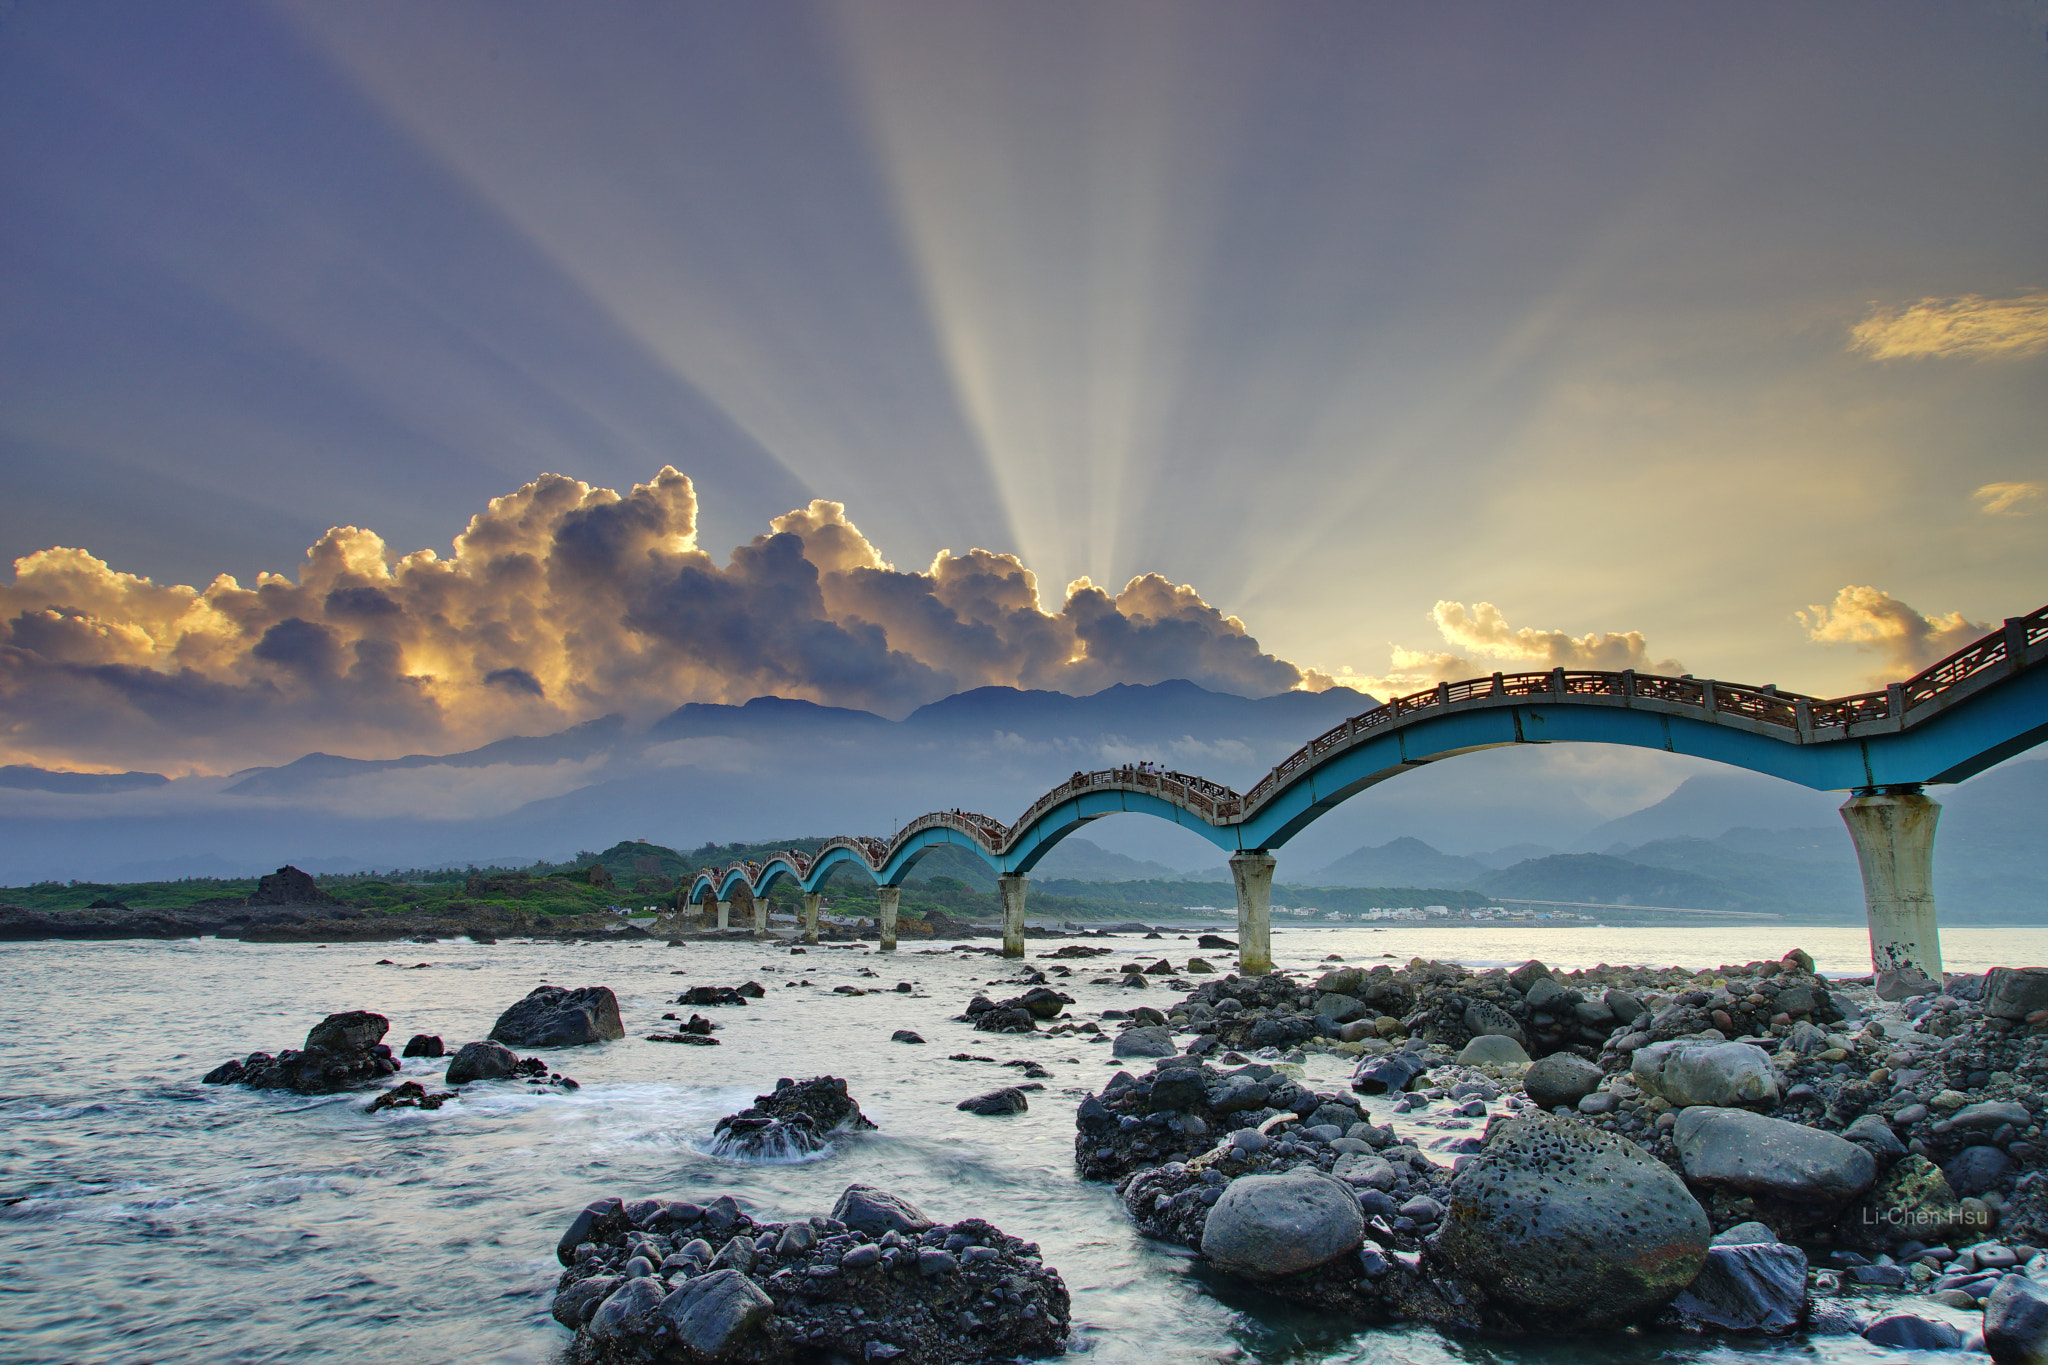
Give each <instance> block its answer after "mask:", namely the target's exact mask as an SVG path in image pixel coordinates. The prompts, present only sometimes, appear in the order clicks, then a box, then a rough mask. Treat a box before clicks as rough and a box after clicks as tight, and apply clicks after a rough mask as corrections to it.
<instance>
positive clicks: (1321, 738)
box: [692, 606, 2048, 893]
mask: <svg viewBox="0 0 2048 1365" xmlns="http://www.w3.org/2000/svg"><path fill="white" fill-rule="evenodd" d="M2044 644H2048V606H2043V607H2041V608H2040V609H2038V610H2036V611H2034V612H2032V613H2030V614H2029V615H2026V616H2017V617H2013V618H2012V619H2010V620H2008V621H2007V622H2006V623H2005V625H2004V626H2003V627H2002V628H2001V629H1999V630H1996V631H1993V632H1992V633H1991V634H1989V635H1986V636H1984V637H1983V638H1982V639H1980V640H1977V641H1974V642H1973V643H1971V644H1968V645H1965V646H1963V648H1961V649H1959V650H1957V651H1956V652H1955V653H1953V654H1951V655H1949V656H1948V657H1947V658H1945V659H1942V660H1940V661H1938V662H1936V663H1934V664H1932V665H1931V666H1929V667H1927V668H1925V669H1922V670H1921V671H1920V672H1918V673H1916V674H1914V675H1913V676H1912V677H1910V678H1908V679H1906V680H1905V681H1904V682H1897V683H1893V684H1891V685H1890V686H1888V687H1886V688H1885V689H1884V690H1883V691H1880V692H1859V693H1855V694H1853V695H1851V696H1846V697H1826V698H1823V697H1809V696H1804V695H1802V694H1799V693H1796V692H1784V691H1780V690H1779V689H1778V688H1776V687H1749V686H1745V685H1743V684H1741V683H1730V682H1721V681H1719V680H1717V679H1712V678H1695V677H1691V676H1689V675H1688V676H1686V677H1680V678H1669V677H1664V676H1662V675H1660V674H1655V673H1638V672H1636V671H1634V670H1633V669H1627V670H1623V671H1621V672H1610V671H1597V670H1576V669H1565V668H1553V669H1551V670H1549V671H1548V672H1544V673H1495V674H1493V675H1491V676H1490V677H1485V678H1468V679H1465V680H1463V681H1460V682H1441V683H1438V684H1437V685H1436V686H1435V687H1433V688H1430V689H1429V690H1427V691H1424V692H1411V693H1409V694H1408V695H1406V696H1402V697H1395V698H1393V699H1392V700H1390V701H1387V702H1384V703H1382V704H1381V705H1379V706H1375V707H1374V708H1373V709H1371V710H1370V711H1362V712H1360V713H1359V714H1358V715H1355V716H1352V717H1350V718H1349V719H1347V720H1346V721H1344V723H1343V724H1341V725H1337V726H1333V727H1332V728H1331V729H1329V730H1326V731H1324V732H1323V733H1322V734H1320V735H1317V736H1316V737H1315V738H1314V739H1311V740H1310V741H1309V742H1308V743H1307V744H1304V745H1303V746H1302V747H1301V748H1299V749H1297V750H1295V751H1294V752H1293V753H1291V754H1289V755H1288V756H1287V757H1286V758H1283V759H1281V760H1280V762H1279V763H1277V764H1275V765H1274V767H1273V770H1272V771H1271V772H1269V773H1267V774H1266V775H1265V776H1264V777H1262V778H1260V779H1259V780H1258V782H1256V783H1254V784H1253V786H1252V788H1251V790H1249V791H1246V792H1243V793H1239V792H1236V791H1233V790H1232V789H1231V788H1229V787H1226V786H1224V785H1223V784H1222V783H1220V782H1212V781H1210V780H1209V779H1207V778H1205V777H1197V776H1195V775H1193V774H1191V773H1179V772H1167V771H1160V770H1156V769H1153V768H1151V767H1150V766H1149V765H1136V764H1127V765H1125V766H1123V767H1121V768H1105V769H1101V770H1099V771H1096V772H1077V773H1075V774H1074V775H1073V776H1072V777H1071V778H1069V779H1067V780H1066V781H1065V782H1062V783H1060V784H1059V785H1058V786H1056V787H1054V788H1053V789H1052V790H1051V791H1048V792H1047V793H1045V795H1043V796H1041V797H1039V798H1038V799H1037V800H1036V801H1034V802H1032V803H1031V806H1030V807H1029V808H1028V809H1027V810H1025V812H1024V813H1023V814H1022V815H1020V816H1018V817H1017V820H1016V822H1015V823H1014V824H1009V825H1005V824H1004V823H1003V822H1002V821H1000V820H997V819H995V818H994V817H992V816H988V815H981V814H977V813H975V812H972V811H962V810H949V811H933V812H932V813H931V814H929V815H922V816H919V817H918V818H917V819H915V820H913V821H911V822H910V823H909V824H907V825H905V826H904V827H903V828H902V830H900V831H899V832H898V833H897V834H896V836H895V838H893V839H890V840H886V841H885V840H882V839H876V838H872V837H866V836H850V837H843V838H837V839H831V840H828V841H827V842H826V843H825V844H824V845H823V846H822V847H820V848H819V849H818V851H817V852H816V853H815V854H809V855H806V854H803V853H799V852H796V851H794V850H789V851H785V852H782V853H778V854H775V855H773V856H772V857H771V858H770V859H769V861H770V862H773V861H774V860H775V859H776V858H781V859H783V860H786V861H787V862H788V863H789V864H790V865H791V866H792V867H794V868H796V870H797V872H798V873H799V875H802V874H806V873H808V872H809V871H810V869H811V868H812V867H813V866H815V865H816V862H817V859H818V858H820V857H822V856H823V855H824V854H825V852H826V851H827V850H828V849H831V848H833V847H834V846H840V847H845V848H848V849H850V850H851V851H853V852H854V853H856V854H857V855H858V856H859V857H860V858H861V859H862V861H864V862H865V863H866V864H867V866H868V868H869V870H871V871H874V872H878V873H879V872H880V871H881V870H882V869H883V867H884V866H886V865H887V863H888V861H889V859H890V857H891V856H892V855H893V854H894V853H895V852H896V850H897V849H898V848H900V847H901V846H902V844H903V842H904V841H905V840H906V839H909V838H912V837H913V836H915V835H917V834H920V833H922V832H924V831H926V830H931V829H949V830H953V831H956V832H958V833H961V834H964V835H966V836H967V837H968V838H969V839H971V840H973V842H974V843H976V844H978V845H979V846H980V847H981V848H982V849H984V850H985V851H987V852H988V853H989V854H990V855H991V856H994V857H1000V856H1001V855H1003V854H1005V853H1008V852H1009V851H1010V850H1011V848H1012V847H1013V846H1014V845H1015V843H1016V841H1017V840H1018V839H1019V838H1020V837H1021V836H1022V835H1023V834H1024V833H1025V832H1026V831H1028V830H1030V829H1031V828H1032V827H1033V825H1035V824H1036V823H1037V821H1038V820H1039V818H1040V817H1042V816H1044V815H1045V814H1047V813H1048V812H1050V811H1052V810H1053V809H1055V808H1057V807H1058V806H1060V805H1062V804H1064V803H1066V802H1069V801H1072V800H1074V799H1075V798H1077V797H1080V796H1085V795H1087V794H1088V793H1089V792H1095V791H1135V792H1145V793H1150V794H1152V795H1155V796H1158V797H1160V798H1161V799H1163V800H1165V801H1168V802H1170V803H1171V804H1173V805H1176V806H1179V807H1181V808H1182V809H1184V810H1188V811H1191V812H1193V813H1194V814H1196V815H1198V816H1200V817H1201V818H1202V819H1203V820H1205V821H1207V822H1208V823H1209V824H1211V825H1230V824H1240V823H1242V822H1244V821H1245V820H1247V819H1249V818H1250V817H1251V816H1253V815H1255V814H1257V812H1258V811H1259V810H1260V808H1262V807H1263V806H1265V805H1266V803H1267V802H1269V801H1271V800H1272V799H1274V798H1275V797H1276V796H1278V795H1279V794H1280V793H1281V792H1282V791H1284V790H1285V789H1286V788H1287V787H1289V786H1291V785H1292V784H1293V783H1294V781H1295V780H1296V779H1297V778H1299V777H1300V776H1301V775H1302V774H1303V773H1305V772H1307V771H1308V770H1309V769H1311V768H1313V767H1315V766H1317V765H1318V764H1319V763H1321V762H1322V761H1323V760H1324V759H1326V758H1328V757H1329V756H1330V755H1332V754H1334V753H1336V752H1338V751H1340V750H1343V749H1347V748H1350V747H1352V746H1354V745H1356V744H1358V743H1360V742H1362V741H1364V740H1368V739H1372V738H1375V737H1377V736H1379V735H1380V734H1382V733H1385V732H1387V731H1389V730H1390V729H1394V728H1398V727H1400V726H1402V725H1405V724H1407V723H1408V722H1409V721H1411V720H1415V719H1419V718H1422V717H1425V716H1430V715H1435V714H1441V713H1442V712H1443V711H1444V710H1445V709H1446V708H1450V707H1464V708H1473V707H1488V706H1501V705H1517V704H1522V703H1525V702H1528V701H1532V700H1541V701H1549V702H1565V703H1572V704H1586V703H1590V704H1593V705H1613V706H1623V707H1630V706H1636V705H1638V704H1646V705H1647V706H1648V707H1649V708H1650V709H1654V710H1658V711H1664V712H1672V711H1676V712H1678V713H1680V714H1683V713H1685V712H1688V711H1692V712H1697V713H1698V715H1697V717H1696V718H1697V719H1701V720H1705V721H1708V722H1711V723H1720V724H1733V725H1737V726H1741V727H1743V728H1746V729H1750V730H1752V731H1754V732H1756V733H1761V734H1766V735H1769V736H1771V737H1773V738H1776V739H1781V740H1784V741H1786V742H1788V743H1794V744H1804V743H1827V742H1832V741H1835V740H1839V739H1846V738H1849V737H1850V736H1851V735H1852V733H1854V728H1855V727H1857V726H1868V727H1872V730H1873V732H1889V731H1891V730H1895V729H1905V728H1910V727H1911V726H1912V725H1915V724H1918V723H1921V722H1922V721H1924V720H1926V719H1928V718H1929V717H1931V716H1934V715H1936V714H1938V713H1939V712H1940V711H1941V710H1942V709H1943V708H1945V707H1946V706H1948V705H1950V704H1952V703H1953V702H1954V701H1956V700H1959V699H1960V698H1961V697H1962V696H1964V695H1967V694H1968V693H1974V691H1975V690H1976V689H1977V687H1978V686H1980V685H1984V684H1986V683H1988V682H1989V681H1991V680H1995V679H1996V678H2000V677H2004V676H2006V675H2008V674H2010V673H2015V672H2018V671H2019V670H2020V669H2021V668H2024V667H2025V666H2026V665H2027V662H2028V658H2029V655H2030V652H2031V651H2034V650H2036V649H2038V648H2039V647H2041V646H2042V645H2044ZM740 866H742V867H744V868H745V869H746V872H747V877H746V880H747V883H748V886H749V888H750V889H751V888H753V887H754V886H755V885H756V878H757V876H758V875H759V874H760V872H761V870H762V868H763V867H764V866H765V864H758V863H746V864H742V865H740ZM732 870H733V869H732V868H723V869H707V870H706V871H704V872H700V873H699V874H698V876H697V880H696V881H695V882H694V883H693V884H692V890H693V893H694V891H695V890H696V889H697V888H698V887H700V886H702V885H703V884H704V883H705V882H706V881H709V882H710V883H711V885H712V886H714V887H715V886H716V885H717V884H718V883H719V882H721V881H722V880H724V878H725V877H726V876H727V875H728V874H729V873H730V872H731V871H732Z"/></svg>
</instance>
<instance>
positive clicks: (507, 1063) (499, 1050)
mask: <svg viewBox="0 0 2048 1365" xmlns="http://www.w3.org/2000/svg"><path fill="white" fill-rule="evenodd" d="M518 1066H519V1058H518V1056H517V1055H516V1054H515V1053H514V1052H513V1051H512V1049H511V1048H508V1047H506V1046H505V1045H504V1044H503V1043H492V1042H482V1043H464V1044H463V1045H462V1046H461V1047H460V1048H458V1049H456V1052H455V1058H454V1060H453V1061H451V1062H449V1063H448V1074H447V1076H446V1077H445V1078H444V1081H445V1083H446V1084H448V1085H468V1084H469V1083H470V1082H471V1081H502V1080H504V1079H505V1078H506V1077H507V1076H510V1075H512V1074H513V1072H514V1071H515V1070H516V1069H517V1068H518Z"/></svg>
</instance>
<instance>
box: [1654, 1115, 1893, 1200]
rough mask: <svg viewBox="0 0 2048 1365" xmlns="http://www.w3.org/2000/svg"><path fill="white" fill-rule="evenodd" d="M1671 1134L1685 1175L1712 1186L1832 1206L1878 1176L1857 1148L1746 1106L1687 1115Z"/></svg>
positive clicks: (1874, 1163) (1869, 1158)
mask: <svg viewBox="0 0 2048 1365" xmlns="http://www.w3.org/2000/svg"><path fill="white" fill-rule="evenodd" d="M1672 1137H1673V1139H1674V1141H1675V1142H1676V1144H1677V1147H1678V1158H1679V1161H1680V1162H1681V1163H1682V1164H1683V1166H1684V1168H1685V1178H1686V1179H1687V1180H1689V1181H1692V1182H1693V1183H1695V1184H1699V1185H1706V1186H1709V1187H1713V1188H1718V1189H1730V1190H1737V1191H1740V1192H1742V1193H1744V1194H1763V1195H1771V1196H1775V1197H1777V1198H1781V1199H1796V1200H1805V1201H1807V1202H1810V1203H1834V1202H1839V1201H1842V1200H1847V1199H1853V1198H1855V1197H1856V1196H1857V1195H1859V1194H1862V1193H1863V1192H1864V1191H1865V1190H1867V1189H1869V1188H1870V1186H1871V1183H1872V1182H1873V1181H1874V1180H1876V1178H1877V1159H1876V1158H1875V1157H1873V1156H1871V1154H1870V1153H1869V1152H1866V1151H1865V1150H1863V1148H1861V1147H1858V1146H1857V1145H1856V1144H1855V1143H1853V1142H1849V1141H1847V1140H1845V1139H1843V1138H1841V1137H1837V1136H1836V1135H1835V1134H1833V1133H1824V1132H1822V1131H1821V1130H1820V1129H1818V1128H1808V1127H1807V1126H1806V1125H1804V1124H1800V1123H1788V1122H1787V1121H1785V1120H1784V1119H1773V1118H1766V1117H1764V1116H1763V1115H1762V1114H1752V1113H1750V1112H1749V1111H1748V1110H1746V1109H1723V1108H1718V1107H1714V1106H1711V1105H1699V1106H1695V1107H1693V1108H1690V1109H1685V1110H1682V1111H1681V1112H1680V1113H1679V1115H1678V1124H1677V1127H1675V1128H1674V1129H1673V1130H1672Z"/></svg>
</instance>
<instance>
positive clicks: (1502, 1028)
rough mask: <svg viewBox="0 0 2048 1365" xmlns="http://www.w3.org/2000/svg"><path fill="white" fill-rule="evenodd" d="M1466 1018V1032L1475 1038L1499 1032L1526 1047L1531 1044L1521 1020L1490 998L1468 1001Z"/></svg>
mask: <svg viewBox="0 0 2048 1365" xmlns="http://www.w3.org/2000/svg"><path fill="white" fill-rule="evenodd" d="M1464 1020H1465V1030H1466V1032H1468V1033H1470V1034H1471V1035H1472V1036H1473V1037H1475V1038H1479V1037H1484V1036H1486V1035H1488V1034H1498V1035H1500V1036H1501V1037H1503V1038H1512V1039H1514V1040H1515V1041H1516V1042H1517V1043H1520V1044H1521V1045H1522V1046H1523V1047H1525V1048H1526V1047H1527V1046H1528V1045H1529V1037H1528V1035H1527V1034H1526V1033H1524V1032H1523V1031H1522V1025H1521V1023H1520V1021H1518V1020H1517V1019H1516V1018H1515V1016H1514V1015H1512V1014H1509V1013H1508V1012H1507V1011H1506V1010H1504V1009H1502V1008H1501V1007H1500V1006H1498V1005H1496V1004H1494V1003H1493V1002H1492V1001H1490V1000H1471V1001H1467V1002H1466V1004H1465V1013H1464Z"/></svg>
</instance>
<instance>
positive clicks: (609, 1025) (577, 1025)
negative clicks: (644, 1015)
mask: <svg viewBox="0 0 2048 1365" xmlns="http://www.w3.org/2000/svg"><path fill="white" fill-rule="evenodd" d="M490 1036H491V1038H492V1040H493V1041H496V1042H500V1043H504V1044H506V1045H507V1046H509V1047H580V1046H582V1045H583V1044H584V1043H601V1042H604V1041H605V1040H607V1039H611V1038H623V1037H625V1036H626V1026H625V1025H624V1024H622V1023H621V1022H619V998H618V997H617V996H615V995H613V994H612V989H611V987H609V986H579V987H577V988H576V989H575V990H569V989H568V988H566V987H563V986H536V987H534V988H533V990H532V991H530V992H529V993H528V994H527V997H526V998H525V999H524V1000H521V1001H520V1002H519V1003H518V1004H516V1005H514V1006H513V1007H512V1008H511V1009H508V1010H506V1011H505V1012H504V1013H503V1014H501V1015H499V1016H498V1022H497V1023H496V1024H495V1025H493V1026H492V1028H491V1035H490Z"/></svg>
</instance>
